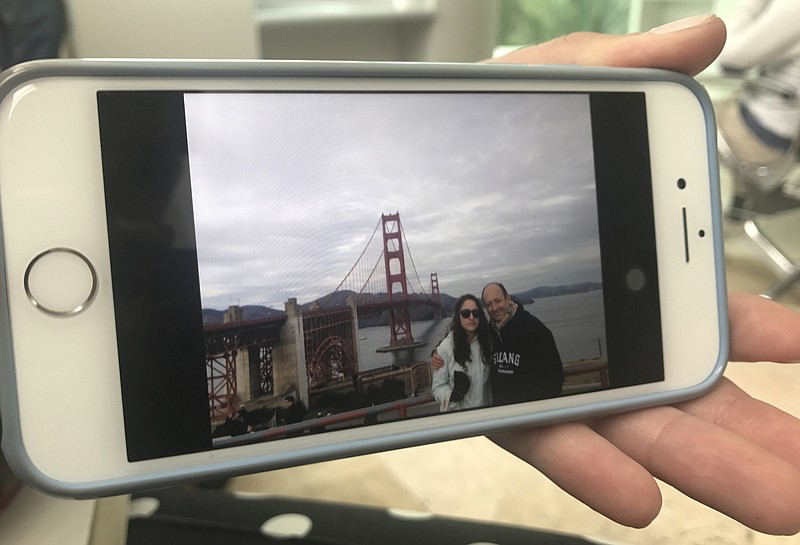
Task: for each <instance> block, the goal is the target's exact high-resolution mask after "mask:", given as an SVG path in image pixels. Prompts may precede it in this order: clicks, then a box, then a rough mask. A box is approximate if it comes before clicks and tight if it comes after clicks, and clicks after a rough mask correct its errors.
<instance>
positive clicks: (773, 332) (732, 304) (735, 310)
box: [728, 293, 800, 363]
mask: <svg viewBox="0 0 800 545" xmlns="http://www.w3.org/2000/svg"><path fill="white" fill-rule="evenodd" d="M728 312H729V319H730V334H731V360H733V361H776V362H795V363H796V362H800V334H798V332H799V331H800V314H798V313H797V312H795V311H793V310H791V309H789V308H787V307H785V306H783V305H780V304H778V303H776V302H774V301H770V300H769V299H765V298H763V297H759V296H758V295H753V294H749V293H731V294H729V295H728Z"/></svg>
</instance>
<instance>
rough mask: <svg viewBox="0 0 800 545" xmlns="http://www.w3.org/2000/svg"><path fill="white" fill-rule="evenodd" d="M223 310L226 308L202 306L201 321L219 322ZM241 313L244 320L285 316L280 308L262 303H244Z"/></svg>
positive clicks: (222, 318) (222, 319)
mask: <svg viewBox="0 0 800 545" xmlns="http://www.w3.org/2000/svg"><path fill="white" fill-rule="evenodd" d="M225 312H226V310H215V309H213V308H204V309H203V323H204V324H221V323H222V322H223V321H224V315H225ZM242 315H243V316H244V319H245V320H260V319H262V318H272V317H274V316H285V315H286V313H285V312H284V311H282V310H277V309H274V308H271V307H265V306H262V305H244V306H243V307H242Z"/></svg>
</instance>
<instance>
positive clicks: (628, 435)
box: [493, 16, 800, 535]
mask: <svg viewBox="0 0 800 545" xmlns="http://www.w3.org/2000/svg"><path fill="white" fill-rule="evenodd" d="M694 22H695V26H689V27H685V28H682V29H681V30H679V31H676V32H672V33H660V34H655V33H645V34H636V35H628V36H605V35H599V34H593V35H582V36H581V37H580V38H579V39H577V38H578V37H574V38H576V39H573V40H572V41H571V43H570V44H565V42H564V40H563V39H560V40H555V41H553V42H548V43H545V44H542V45H540V46H536V47H533V48H527V49H521V50H518V51H516V52H514V54H513V55H512V56H510V57H501V58H499V59H497V61H498V62H522V63H545V64H546V63H554V64H558V63H564V62H567V63H569V62H575V60H576V59H580V60H579V62H580V63H581V64H588V65H600V66H604V65H609V64H614V65H616V64H623V65H626V66H642V67H656V68H658V67H661V68H670V69H673V70H679V71H681V72H684V73H686V74H689V75H692V74H696V73H697V72H699V71H701V70H703V69H704V68H705V67H706V66H707V65H708V64H710V63H711V62H712V61H713V60H714V58H715V57H716V55H717V54H718V53H719V51H720V50H721V49H722V45H723V43H724V40H725V27H724V24H723V23H722V21H721V20H719V19H718V18H716V17H713V16H709V17H707V18H705V19H702V20H700V21H697V20H695V21H694ZM641 52H645V53H641ZM729 308H730V323H731V359H732V360H734V361H775V362H798V361H800V337H798V336H797V335H796V334H795V332H796V331H798V329H800V315H798V314H797V313H795V312H793V311H790V310H788V309H787V308H784V307H782V306H780V305H778V304H775V303H772V302H769V301H766V300H764V299H762V298H760V297H757V296H753V295H745V294H731V296H730V301H729ZM767 338H769V339H773V340H774V339H779V340H778V341H777V342H772V341H770V342H765V341H764V339H767ZM733 406H735V407H736V410H734V411H729V410H728V409H727V408H728V407H733ZM668 411H669V412H670V413H671V414H669V415H668V417H669V419H671V420H672V421H673V422H677V425H676V426H675V429H676V430H680V431H679V435H685V434H688V435H690V436H691V440H690V441H688V442H686V443H684V442H680V441H678V440H677V438H676V437H673V438H672V439H668V440H665V441H662V442H660V443H659V444H657V445H656V444H655V443H654V442H653V432H655V431H657V430H658V429H659V428H660V426H663V425H664V424H665V422H666V421H665V419H664V415H665V414H667V413H668ZM721 412H724V413H725V415H726V416H725V418H724V419H719V417H718V415H719V414H720V413H721ZM754 418H756V419H757V420H756V421H755V422H754V420H753V419H754ZM745 422H750V423H752V425H751V426H750V427H749V428H748V430H743V429H742V424H743V423H745ZM700 428H702V431H700ZM767 430H772V431H767ZM776 430H780V431H776ZM799 435H800V422H798V420H797V419H796V418H794V417H792V416H790V415H787V414H786V413H784V412H782V411H780V410H778V409H776V408H774V407H770V406H768V405H765V404H763V403H761V402H759V401H757V400H754V399H752V398H750V396H748V395H747V394H746V393H745V392H742V391H741V390H740V389H738V388H737V387H735V386H734V385H733V384H731V383H729V382H727V381H725V382H724V383H723V384H722V385H720V387H718V388H716V389H714V390H712V391H711V392H710V393H708V394H706V395H704V396H703V397H700V398H698V399H697V400H694V401H690V402H686V403H682V404H679V405H677V406H676V408H675V409H670V408H657V409H642V410H637V411H632V412H630V413H625V414H620V415H616V416H611V417H607V418H605V419H602V420H597V421H594V425H588V424H584V423H569V424H558V425H554V426H549V427H546V428H539V429H531V430H520V431H516V432H509V433H506V434H503V435H495V436H493V439H494V440H495V441H496V442H497V443H498V444H500V445H501V446H503V447H504V448H506V449H508V450H509V451H511V452H512V453H514V454H516V455H517V456H519V457H520V458H522V459H523V460H526V461H527V462H529V463H530V464H532V465H534V466H536V467H537V468H539V470H540V471H542V472H543V473H544V474H545V475H547V476H548V477H549V478H550V479H552V480H553V481H554V482H555V483H556V484H558V485H559V486H560V487H561V488H563V489H564V490H566V491H567V492H569V493H570V494H571V495H573V496H575V497H576V498H578V499H579V500H581V501H582V502H584V503H586V504H587V505H589V506H590V507H591V508H593V509H594V510H596V511H598V512H600V513H602V514H604V515H605V516H607V517H609V518H611V519H613V520H615V521H616V522H618V523H620V524H624V525H627V526H634V527H642V526H646V525H648V524H649V523H650V522H651V521H652V520H653V519H654V518H655V517H656V515H657V514H658V512H659V511H660V509H661V493H660V491H659V489H658V487H657V486H656V484H655V482H654V480H653V476H656V477H658V478H659V479H661V480H663V481H665V482H667V483H668V484H670V485H672V486H674V487H675V488H677V489H678V490H681V491H683V492H684V493H686V494H687V495H689V496H691V497H693V498H695V499H697V500H698V501H700V502H702V503H704V504H706V505H708V506H710V507H712V508H714V509H716V510H718V511H721V512H722V513H725V514H726V515H728V516H730V517H732V518H734V519H736V520H738V521H739V522H741V523H742V524H745V525H747V526H749V527H750V528H753V529H755V530H757V531H760V532H765V533H769V534H785V535H790V534H795V533H797V531H798V530H799V529H800V527H798V520H800V513H798V507H797V506H798V505H799V504H798V501H797V499H790V500H787V501H781V502H779V503H775V502H773V501H772V499H774V498H789V497H794V496H795V495H796V494H797V491H798V490H800V482H798V468H800V452H799V451H798V450H797V448H795V447H794V446H793V440H792V438H794V437H797V436H799ZM576 443H577V444H580V445H582V448H581V449H580V451H577V450H576V449H575V448H574V445H575V444H576ZM687 445H690V446H691V448H689V449H687V448H685V447H686V446H687ZM643 449H649V450H650V451H651V452H657V453H659V460H655V459H645V458H643V457H642V450H643ZM709 456H710V457H713V458H714V459H715V460H725V461H726V463H725V464H716V463H712V464H710V465H706V464H700V463H698V461H699V460H703V459H706V458H707V457H709ZM667 460H670V461H667ZM682 461H686V463H682ZM756 468H757V469H756ZM762 471H764V472H766V474H767V475H764V474H762V473H761V472H762ZM768 475H781V476H782V477H781V478H780V479H775V478H772V477H770V476H768Z"/></svg>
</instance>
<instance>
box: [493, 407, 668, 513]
mask: <svg viewBox="0 0 800 545" xmlns="http://www.w3.org/2000/svg"><path fill="white" fill-rule="evenodd" d="M490 439H492V441H494V442H495V443H497V444H498V445H500V446H501V447H503V448H504V449H506V450H507V451H509V452H511V453H512V454H514V455H515V456H517V457H518V458H520V459H522V460H524V461H526V462H528V463H529V464H531V465H533V466H535V467H536V468H537V469H539V471H541V472H542V473H543V474H544V475H545V476H547V477H548V478H549V479H550V480H551V481H553V482H554V483H555V484H556V485H558V486H559V487H561V488H562V489H563V490H564V491H566V492H567V493H569V494H570V495H572V496H574V497H575V498H577V499H578V500H580V501H581V502H583V503H585V504H586V505H588V506H589V507H591V508H592V509H594V510H595V511H598V512H599V513H601V514H603V515H605V516H606V517H608V518H610V519H612V520H614V521H616V522H618V523H620V524H624V525H626V526H633V527H636V528H642V527H644V526H647V525H648V524H650V523H651V522H652V521H653V519H654V518H655V517H656V515H658V512H659V510H660V509H661V492H660V491H659V489H658V486H657V485H656V483H655V481H654V480H653V478H652V477H651V476H650V474H649V473H648V472H647V471H646V470H645V469H644V468H643V467H642V466H641V465H639V464H637V463H636V462H634V461H633V460H631V459H630V458H629V457H628V456H626V455H625V454H623V453H622V452H620V451H619V449H617V448H616V447H615V446H614V445H612V444H611V443H609V442H608V441H606V440H605V439H603V438H602V437H600V436H599V435H598V434H597V433H595V432H594V431H592V430H591V429H590V428H589V427H588V426H586V425H585V424H581V423H571V424H559V425H554V426H549V427H544V428H538V429H528V430H518V431H510V432H505V433H500V434H496V435H494V436H492V437H490Z"/></svg>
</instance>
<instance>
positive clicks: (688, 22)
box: [650, 13, 716, 34]
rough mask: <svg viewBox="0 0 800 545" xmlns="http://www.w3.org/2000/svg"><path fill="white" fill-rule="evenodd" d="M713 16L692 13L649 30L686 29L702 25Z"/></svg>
mask: <svg viewBox="0 0 800 545" xmlns="http://www.w3.org/2000/svg"><path fill="white" fill-rule="evenodd" d="M714 18H716V15H714V14H712V13H709V14H706V15H693V16H691V17H687V18H685V19H679V20H677V21H672V22H671V23H667V24H665V25H661V26H658V27H656V28H654V29H652V30H650V32H652V33H653V34H667V33H669V32H677V31H679V30H686V29H687V28H693V27H697V26H700V25H703V24H705V23H708V22H709V21H711V20H712V19H714Z"/></svg>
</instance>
